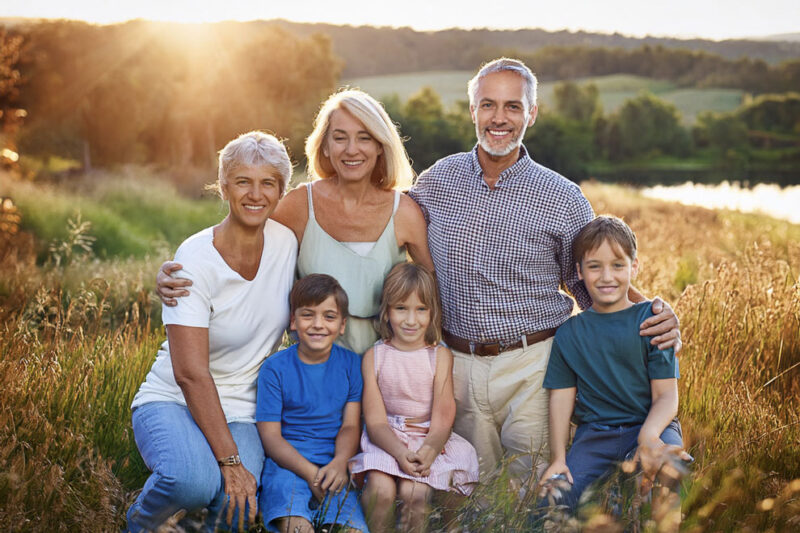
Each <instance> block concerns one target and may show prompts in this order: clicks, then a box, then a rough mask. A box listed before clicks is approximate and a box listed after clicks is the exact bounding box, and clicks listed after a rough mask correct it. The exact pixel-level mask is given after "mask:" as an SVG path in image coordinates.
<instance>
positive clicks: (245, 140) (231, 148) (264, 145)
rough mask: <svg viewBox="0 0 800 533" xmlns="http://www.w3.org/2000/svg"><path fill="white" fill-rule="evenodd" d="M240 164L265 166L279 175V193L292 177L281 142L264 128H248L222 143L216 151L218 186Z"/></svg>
mask: <svg viewBox="0 0 800 533" xmlns="http://www.w3.org/2000/svg"><path fill="white" fill-rule="evenodd" d="M242 166H254V167H255V166H267V167H272V168H274V169H275V170H277V171H278V174H279V175H280V183H281V187H280V188H281V194H283V191H285V190H286V184H287V183H289V179H290V178H291V177H292V162H291V160H290V159H289V154H288V153H287V152H286V148H285V147H284V146H283V143H282V142H281V141H279V140H278V138H277V137H275V136H274V135H270V134H269V133H264V132H263V131H249V132H247V133H243V134H241V135H239V136H238V137H237V138H235V139H234V140H232V141H231V142H229V143H228V144H226V145H225V148H223V149H222V150H220V151H219V171H218V173H217V179H218V181H217V188H219V187H220V186H221V185H222V183H223V182H224V181H225V180H226V179H227V177H228V176H229V175H230V174H231V173H232V172H235V171H236V169H238V168H239V167H242Z"/></svg>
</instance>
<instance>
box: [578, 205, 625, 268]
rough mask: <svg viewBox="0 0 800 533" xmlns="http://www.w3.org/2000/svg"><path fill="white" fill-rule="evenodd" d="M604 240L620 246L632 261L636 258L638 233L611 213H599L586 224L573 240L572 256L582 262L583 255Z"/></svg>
mask: <svg viewBox="0 0 800 533" xmlns="http://www.w3.org/2000/svg"><path fill="white" fill-rule="evenodd" d="M603 241H609V242H610V243H611V245H612V248H613V247H618V248H619V249H621V250H622V252H623V253H624V254H625V255H627V256H628V257H629V258H630V260H631V261H633V260H634V259H636V235H635V234H634V233H633V230H632V229H631V228H630V227H628V225H627V224H626V223H625V222H624V221H623V220H622V219H621V218H617V217H615V216H611V215H599V216H598V217H597V218H595V219H594V220H592V221H591V222H589V223H588V224H586V225H585V226H584V227H583V229H582V230H581V231H580V232H578V234H577V235H576V236H575V240H573V241H572V257H573V259H574V261H575V262H576V263H579V264H580V263H581V262H582V261H583V257H584V256H585V255H586V254H587V253H588V252H590V251H592V250H594V249H596V248H598V247H599V246H600V245H601V244H603Z"/></svg>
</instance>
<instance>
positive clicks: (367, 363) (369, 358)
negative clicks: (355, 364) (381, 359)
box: [361, 347, 375, 369]
mask: <svg viewBox="0 0 800 533" xmlns="http://www.w3.org/2000/svg"><path fill="white" fill-rule="evenodd" d="M374 353H375V348H374V347H371V348H368V349H367V351H366V352H364V355H363V356H361V368H362V369H364V368H369V369H371V368H372V367H373V366H375V356H374V355H373V354H374Z"/></svg>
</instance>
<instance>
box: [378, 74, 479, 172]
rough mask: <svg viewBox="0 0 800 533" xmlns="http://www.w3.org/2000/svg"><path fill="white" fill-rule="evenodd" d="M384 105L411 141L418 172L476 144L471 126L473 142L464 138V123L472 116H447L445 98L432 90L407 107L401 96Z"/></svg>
mask: <svg viewBox="0 0 800 533" xmlns="http://www.w3.org/2000/svg"><path fill="white" fill-rule="evenodd" d="M384 104H385V106H386V109H387V112H389V115H390V116H391V117H392V118H393V119H394V120H396V121H398V123H399V124H400V132H401V134H402V135H403V137H404V138H406V139H407V140H409V141H410V143H408V144H407V145H406V150H407V151H408V156H409V157H410V158H411V162H412V164H413V167H414V170H415V171H416V172H422V171H423V170H425V169H426V168H428V167H429V166H431V165H432V164H433V163H435V162H436V161H437V160H439V159H441V158H442V157H445V156H447V155H450V154H452V153H455V152H460V151H463V150H466V149H468V148H469V147H470V146H471V145H472V143H473V142H474V138H475V134H474V130H473V129H471V128H469V127H467V128H466V129H467V130H468V131H469V132H470V133H469V137H470V138H471V140H466V139H465V138H464V135H465V133H464V132H465V125H464V121H465V120H469V114H468V113H466V114H464V115H463V116H462V115H461V112H460V110H457V111H455V112H452V113H445V110H444V107H443V106H442V99H441V98H440V97H439V95H438V94H437V93H436V91H434V90H433V89H432V88H430V87H423V88H422V89H421V90H420V91H419V92H418V93H416V94H414V95H413V96H411V98H409V99H408V100H407V101H406V103H405V104H403V105H401V104H400V102H399V99H398V98H397V97H394V98H391V99H386V101H385V102H384ZM461 107H462V108H463V107H464V105H463V104H462V106H461Z"/></svg>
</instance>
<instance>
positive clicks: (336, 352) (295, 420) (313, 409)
mask: <svg viewBox="0 0 800 533" xmlns="http://www.w3.org/2000/svg"><path fill="white" fill-rule="evenodd" d="M363 387H364V385H363V381H362V379H361V357H360V356H359V355H357V354H356V353H354V352H351V351H350V350H346V349H344V348H342V347H341V346H337V345H335V344H334V345H333V347H332V348H331V355H330V357H328V360H327V361H325V362H324V363H319V364H316V365H309V364H306V363H304V362H302V361H301V360H300V358H299V357H298V355H297V344H295V345H294V346H290V347H289V348H286V349H285V350H281V351H280V352H278V353H276V354H274V355H272V356H270V357H268V358H267V360H266V361H264V364H263V365H261V370H260V371H259V373H258V393H257V396H256V421H257V422H280V423H281V435H282V436H283V438H284V439H286V441H287V442H289V444H291V445H292V446H294V448H295V449H296V450H297V451H298V452H299V453H300V455H302V456H303V457H305V458H306V459H308V460H309V461H311V462H312V463H314V464H316V465H325V464H328V463H329V462H330V461H331V459H333V456H334V453H335V451H336V436H337V435H338V434H339V430H340V429H341V427H342V419H343V415H344V407H345V404H347V403H348V402H360V401H361V392H362V389H363Z"/></svg>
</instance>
